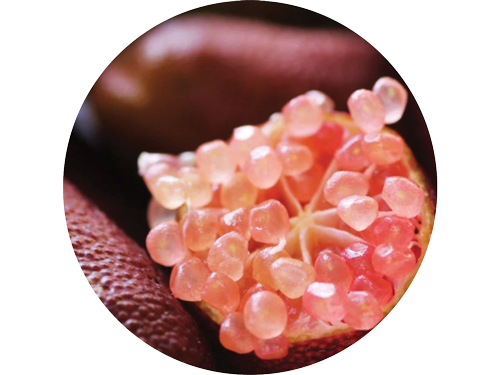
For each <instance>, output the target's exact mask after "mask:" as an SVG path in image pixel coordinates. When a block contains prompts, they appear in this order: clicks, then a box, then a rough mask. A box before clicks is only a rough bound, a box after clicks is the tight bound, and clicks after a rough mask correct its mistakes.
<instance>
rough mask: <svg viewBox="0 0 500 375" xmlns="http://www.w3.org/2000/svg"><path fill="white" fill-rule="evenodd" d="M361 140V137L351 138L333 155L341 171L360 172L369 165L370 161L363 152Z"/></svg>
mask: <svg viewBox="0 0 500 375" xmlns="http://www.w3.org/2000/svg"><path fill="white" fill-rule="evenodd" d="M362 139H363V138H362V136H361V135H356V136H354V137H352V138H351V139H349V140H348V141H347V142H346V143H344V145H343V146H342V147H341V148H340V149H339V150H338V151H337V152H336V153H335V158H336V159H337V163H338V165H339V167H340V168H341V169H344V170H348V171H360V170H362V169H364V168H366V167H367V166H368V165H370V160H369V159H368V158H367V157H366V155H365V153H364V152H363V148H362V144H361V143H362Z"/></svg>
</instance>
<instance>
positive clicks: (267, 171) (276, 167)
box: [241, 146, 283, 189]
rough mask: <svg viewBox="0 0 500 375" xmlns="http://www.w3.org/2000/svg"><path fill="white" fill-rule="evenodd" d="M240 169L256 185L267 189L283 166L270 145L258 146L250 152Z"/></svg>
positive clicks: (278, 175) (277, 177)
mask: <svg viewBox="0 0 500 375" xmlns="http://www.w3.org/2000/svg"><path fill="white" fill-rule="evenodd" d="M241 170H242V171H243V173H244V174H245V175H246V176H247V178H248V179H249V180H250V182H251V183H252V184H254V185H255V186H256V187H258V188H259V189H269V188H270V187H273V186H274V185H276V183H277V182H278V180H279V178H280V177H281V173H282V171H283V166H282V164H281V161H280V160H279V158H278V155H277V154H276V152H275V151H274V150H273V149H272V148H271V147H269V146H260V147H257V148H255V149H253V150H252V151H251V152H250V154H249V155H248V156H247V158H246V159H245V161H244V163H243V165H242V166H241Z"/></svg>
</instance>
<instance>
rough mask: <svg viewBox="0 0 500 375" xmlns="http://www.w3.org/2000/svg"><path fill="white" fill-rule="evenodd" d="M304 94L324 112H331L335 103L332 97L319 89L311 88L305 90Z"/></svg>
mask: <svg viewBox="0 0 500 375" xmlns="http://www.w3.org/2000/svg"><path fill="white" fill-rule="evenodd" d="M306 96H307V97H308V98H309V99H311V100H312V101H313V102H314V103H316V104H317V105H319V106H320V107H321V109H322V110H323V111H324V112H325V113H331V112H333V110H334V109H335V103H334V102H333V100H332V98H330V97H329V96H328V95H326V94H325V93H323V92H321V91H318V90H311V91H308V92H306Z"/></svg>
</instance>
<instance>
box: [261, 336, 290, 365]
mask: <svg viewBox="0 0 500 375" xmlns="http://www.w3.org/2000/svg"><path fill="white" fill-rule="evenodd" d="M288 345H289V344H288V340H287V338H286V337H285V336H284V335H280V336H278V337H275V338H272V339H268V340H262V339H258V338H254V341H253V347H254V351H255V355H256V356H257V357H259V358H260V359H280V358H285V357H286V356H287V355H288Z"/></svg>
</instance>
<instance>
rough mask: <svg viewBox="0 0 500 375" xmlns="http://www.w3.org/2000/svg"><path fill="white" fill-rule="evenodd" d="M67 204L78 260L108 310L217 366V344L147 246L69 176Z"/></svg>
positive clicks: (160, 343) (191, 360) (149, 336)
mask: <svg viewBox="0 0 500 375" xmlns="http://www.w3.org/2000/svg"><path fill="white" fill-rule="evenodd" d="M64 209H65V213H66V222H67V225H68V232H69V235H70V238H71V243H72V245H73V249H74V251H75V255H76V257H77V258H78V262H79V264H80V266H81V268H82V270H83V272H84V274H85V276H86V277H87V280H88V281H89V283H90V285H91V286H92V288H93V289H94V291H95V292H96V294H97V296H98V297H99V298H100V299H101V301H102V302H103V303H104V305H105V306H106V307H107V308H108V310H109V311H110V312H111V313H112V314H113V315H114V316H115V317H116V318H117V319H118V320H119V321H120V322H121V323H122V324H123V325H124V326H125V327H127V328H128V329H129V330H130V331H131V332H132V333H133V334H135V335H136V336H137V337H139V338H140V339H141V340H143V341H144V342H146V343H147V344H149V345H151V346H152V347H153V348H155V349H157V350H159V351H160V352H162V353H165V354H167V355H169V356H171V357H173V358H175V359H178V360H179V361H182V362H185V363H188V364H191V365H193V366H198V367H202V368H206V369H213V368H214V361H213V357H212V353H211V350H210V349H209V347H208V345H207V342H206V341H205V339H204V338H203V336H202V334H201V333H200V331H199V329H198V326H197V325H196V323H195V321H194V320H193V318H192V317H191V316H190V315H189V314H188V313H187V312H186V311H185V310H184V308H183V307H182V306H181V305H180V303H179V302H178V301H177V300H176V299H175V298H174V297H173V296H172V294H171V293H170V290H169V289H168V286H167V285H168V284H167V282H166V277H165V275H164V274H163V273H162V272H161V271H160V269H159V268H158V267H157V266H156V265H155V264H154V263H153V262H152V261H151V260H150V259H149V257H148V256H147V255H146V252H145V251H144V250H143V249H141V248H140V247H139V246H138V245H137V244H135V243H134V242H133V241H132V240H131V239H129V238H128V237H127V236H126V235H125V234H124V233H123V232H122V231H121V230H120V229H119V228H118V227H117V226H116V225H115V224H114V223H113V222H111V221H110V220H109V219H108V218H107V217H106V216H105V215H104V214H103V213H102V212H101V211H100V210H99V209H97V208H96V207H95V206H94V205H93V204H91V203H90V202H89V201H88V200H87V199H86V198H84V197H83V196H82V195H81V194H80V193H79V192H78V190H77V189H76V188H75V187H74V186H73V185H71V184H70V183H69V182H67V181H65V182H64Z"/></svg>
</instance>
